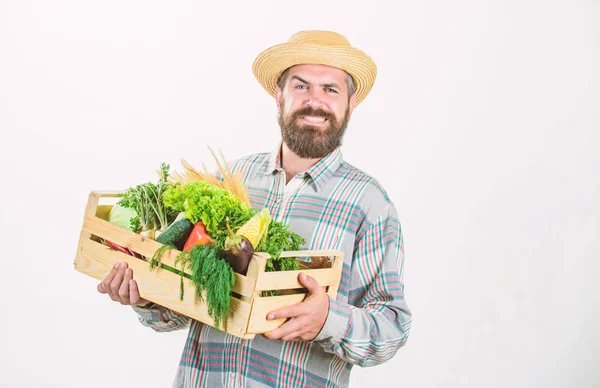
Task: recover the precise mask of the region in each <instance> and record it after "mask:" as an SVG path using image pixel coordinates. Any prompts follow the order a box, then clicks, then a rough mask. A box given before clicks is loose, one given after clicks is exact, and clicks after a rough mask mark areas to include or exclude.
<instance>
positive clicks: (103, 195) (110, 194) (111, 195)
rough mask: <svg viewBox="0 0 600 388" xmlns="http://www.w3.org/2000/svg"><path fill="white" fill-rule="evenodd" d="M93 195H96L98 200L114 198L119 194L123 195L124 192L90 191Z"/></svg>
mask: <svg viewBox="0 0 600 388" xmlns="http://www.w3.org/2000/svg"><path fill="white" fill-rule="evenodd" d="M92 193H93V194H95V195H97V196H98V197H100V198H106V197H108V198H114V197H118V196H120V195H121V194H124V193H125V191H124V190H93V191H92Z"/></svg>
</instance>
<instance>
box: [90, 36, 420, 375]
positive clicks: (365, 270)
mask: <svg viewBox="0 0 600 388" xmlns="http://www.w3.org/2000/svg"><path fill="white" fill-rule="evenodd" d="M253 73H254V75H255V76H256V78H257V80H258V81H259V83H260V84H261V85H262V86H263V87H264V89H265V90H266V91H267V92H268V93H269V94H271V95H272V96H274V98H275V101H276V103H277V107H278V111H279V125H280V127H281V135H282V141H281V143H280V145H279V147H278V148H277V149H276V150H275V151H273V152H271V153H261V154H254V155H249V156H246V157H242V158H240V159H238V160H236V161H234V162H233V163H232V164H231V169H232V171H233V172H234V173H235V172H240V173H241V174H242V176H243V177H244V183H245V185H246V186H247V187H248V189H249V193H250V196H251V203H252V206H253V207H254V208H256V209H262V208H268V209H269V211H270V212H271V214H272V216H273V218H274V219H277V220H280V221H283V222H285V223H287V224H288V225H290V229H291V230H293V231H294V232H296V233H298V234H300V235H301V236H302V237H304V238H305V239H306V245H305V246H304V247H303V249H308V250H312V249H338V250H342V251H343V252H344V266H343V271H342V279H341V283H340V287H339V290H338V295H337V298H336V299H332V298H330V297H329V296H328V295H327V293H326V292H325V290H324V289H323V288H321V287H320V286H319V284H318V283H317V282H316V281H315V279H313V278H311V277H308V276H305V275H302V274H301V275H300V276H299V281H300V283H302V284H303V285H304V287H306V289H307V290H308V294H307V296H306V298H305V299H304V301H303V302H301V303H299V304H297V305H294V306H290V307H286V308H282V309H279V310H276V311H272V312H271V313H270V314H269V315H268V319H279V318H286V319H287V320H286V322H285V323H284V324H283V325H281V326H280V327H278V328H277V329H275V330H273V331H271V332H269V333H266V334H265V335H264V336H256V337H255V338H254V339H251V340H247V339H246V340H245V339H240V338H238V337H235V336H232V335H229V334H227V333H224V332H222V331H219V330H217V329H215V328H213V327H211V326H208V325H204V324H202V323H200V322H198V321H195V320H192V319H190V318H188V317H186V316H183V315H181V314H178V313H176V312H174V311H171V310H169V309H166V308H164V307H162V306H158V305H155V304H153V303H149V302H148V301H146V300H144V299H142V298H141V297H140V294H139V290H138V288H137V284H136V283H135V277H134V275H133V272H132V271H131V269H129V268H127V265H126V263H124V264H122V265H120V266H117V267H116V268H114V269H113V270H112V271H111V273H110V274H109V275H108V276H107V277H106V279H105V280H104V281H103V282H102V283H100V284H99V285H98V290H99V291H100V292H102V293H107V294H109V296H110V297H111V299H113V300H115V301H118V302H120V303H122V304H128V305H133V306H134V307H133V308H134V310H135V311H136V312H137V313H138V314H139V319H140V322H141V323H142V324H143V325H146V326H149V327H151V328H153V329H154V330H156V331H171V330H178V329H183V328H187V327H189V335H188V338H187V341H186V345H185V348H184V351H183V355H182V357H181V361H180V364H179V368H178V372H177V375H176V378H175V381H174V383H173V386H174V387H199V386H202V387H219V386H226V387H338V386H339V387H345V386H347V385H348V382H349V378H350V371H351V369H352V366H353V365H360V366H373V365H378V364H381V363H383V362H385V361H387V360H389V359H391V358H392V357H393V356H394V355H395V354H396V352H397V350H398V349H399V348H400V347H402V346H403V345H404V344H405V343H406V341H407V339H408V335H409V330H410V323H411V317H412V315H411V312H410V310H409V309H408V306H407V304H406V302H405V299H404V283H403V261H404V249H403V239H402V232H401V228H400V222H399V220H398V215H397V211H396V208H395V206H394V204H393V203H392V201H391V200H390V199H389V197H388V196H387V194H386V192H385V190H384V189H383V188H382V187H381V186H380V185H379V184H378V182H377V181H376V180H375V179H374V178H372V177H371V176H369V175H367V174H366V173H364V172H362V171H361V170H359V169H357V168H355V167H353V166H352V165H350V164H348V163H347V162H345V161H344V160H343V159H342V155H341V151H340V146H341V142H342V138H343V135H344V132H345V130H346V127H347V124H348V121H349V119H350V117H351V115H352V112H353V110H354V109H355V108H356V106H358V105H359V104H360V102H362V101H363V99H364V98H365V97H366V95H367V94H368V93H369V91H370V90H371V88H372V86H373V83H374V81H375V75H376V66H375V63H374V62H373V60H372V59H371V58H370V57H369V56H367V55H366V54H365V53H364V52H362V51H360V50H358V49H356V48H354V47H352V46H350V43H349V42H348V40H347V39H346V38H344V37H343V36H342V35H340V34H337V33H335V32H330V31H301V32H299V33H297V34H295V35H293V36H292V37H291V38H290V39H289V41H288V42H287V43H283V44H280V45H277V46H273V47H271V48H269V49H267V50H265V51H263V52H262V53H261V54H260V55H259V56H258V57H257V58H256V60H255V62H254V65H253Z"/></svg>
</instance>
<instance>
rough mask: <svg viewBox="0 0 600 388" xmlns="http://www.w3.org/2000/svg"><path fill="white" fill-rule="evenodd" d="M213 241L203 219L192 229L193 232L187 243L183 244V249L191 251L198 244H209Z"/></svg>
mask: <svg viewBox="0 0 600 388" xmlns="http://www.w3.org/2000/svg"><path fill="white" fill-rule="evenodd" d="M212 243H213V239H212V238H211V237H210V235H209V234H208V232H207V231H206V226H204V224H203V223H202V221H198V222H196V224H195V225H194V228H193V229H192V233H190V236H189V237H188V239H187V241H186V242H185V245H184V246H183V250H184V252H187V253H190V251H191V250H192V248H193V247H194V246H195V245H196V244H200V245H208V244H212Z"/></svg>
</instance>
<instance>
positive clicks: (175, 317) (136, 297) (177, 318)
mask: <svg viewBox="0 0 600 388" xmlns="http://www.w3.org/2000/svg"><path fill="white" fill-rule="evenodd" d="M98 292H100V293H101V294H108V296H110V298H111V299H112V300H113V301H115V302H118V303H121V304H122V305H126V306H132V307H133V309H134V310H135V311H136V312H137V313H138V315H139V321H140V322H141V324H142V325H144V326H147V327H150V328H151V329H153V330H154V331H157V332H166V331H174V330H180V329H184V328H186V327H187V326H188V325H189V323H190V321H191V318H189V317H187V316H185V315H182V314H179V313H177V312H175V311H172V310H170V309H168V308H166V307H162V306H159V305H156V304H154V303H151V302H149V301H148V300H146V299H143V298H141V297H140V292H139V290H138V286H137V283H136V281H135V280H134V279H133V270H132V269H131V268H127V263H117V264H115V266H114V267H113V268H112V269H111V271H110V272H109V274H108V275H106V278H104V280H103V281H102V282H101V283H100V284H98Z"/></svg>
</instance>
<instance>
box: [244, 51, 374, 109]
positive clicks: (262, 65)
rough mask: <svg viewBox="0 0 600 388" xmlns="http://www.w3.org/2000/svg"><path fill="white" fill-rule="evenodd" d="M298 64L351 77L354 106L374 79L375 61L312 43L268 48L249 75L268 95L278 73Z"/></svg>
mask: <svg viewBox="0 0 600 388" xmlns="http://www.w3.org/2000/svg"><path fill="white" fill-rule="evenodd" d="M301 64H315V65H327V66H332V67H337V68H338V69H342V70H344V71H346V72H347V73H348V74H350V75H351V76H352V78H353V80H354V85H355V87H356V92H355V93H356V105H358V104H360V103H361V102H362V101H363V100H364V99H365V97H366V96H367V94H369V92H370V91H371V88H372V87H373V84H374V83H375V78H376V76H377V66H376V65H375V62H374V61H373V60H372V59H371V57H369V56H368V55H366V54H365V53H364V52H363V51H361V50H358V49H356V48H354V47H350V46H322V45H318V44H313V43H283V44H279V45H276V46H273V47H270V48H268V49H266V50H265V51H263V52H262V53H260V54H259V55H258V57H256V59H255V60H254V64H253V65H252V72H253V73H254V76H255V77H256V79H257V80H258V82H259V83H260V84H261V85H262V86H263V88H264V89H265V90H266V91H267V92H268V93H269V94H270V95H271V96H275V88H276V87H277V81H278V80H279V77H280V76H281V74H282V73H283V72H284V71H285V70H286V69H287V68H289V67H292V66H294V65H301Z"/></svg>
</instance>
